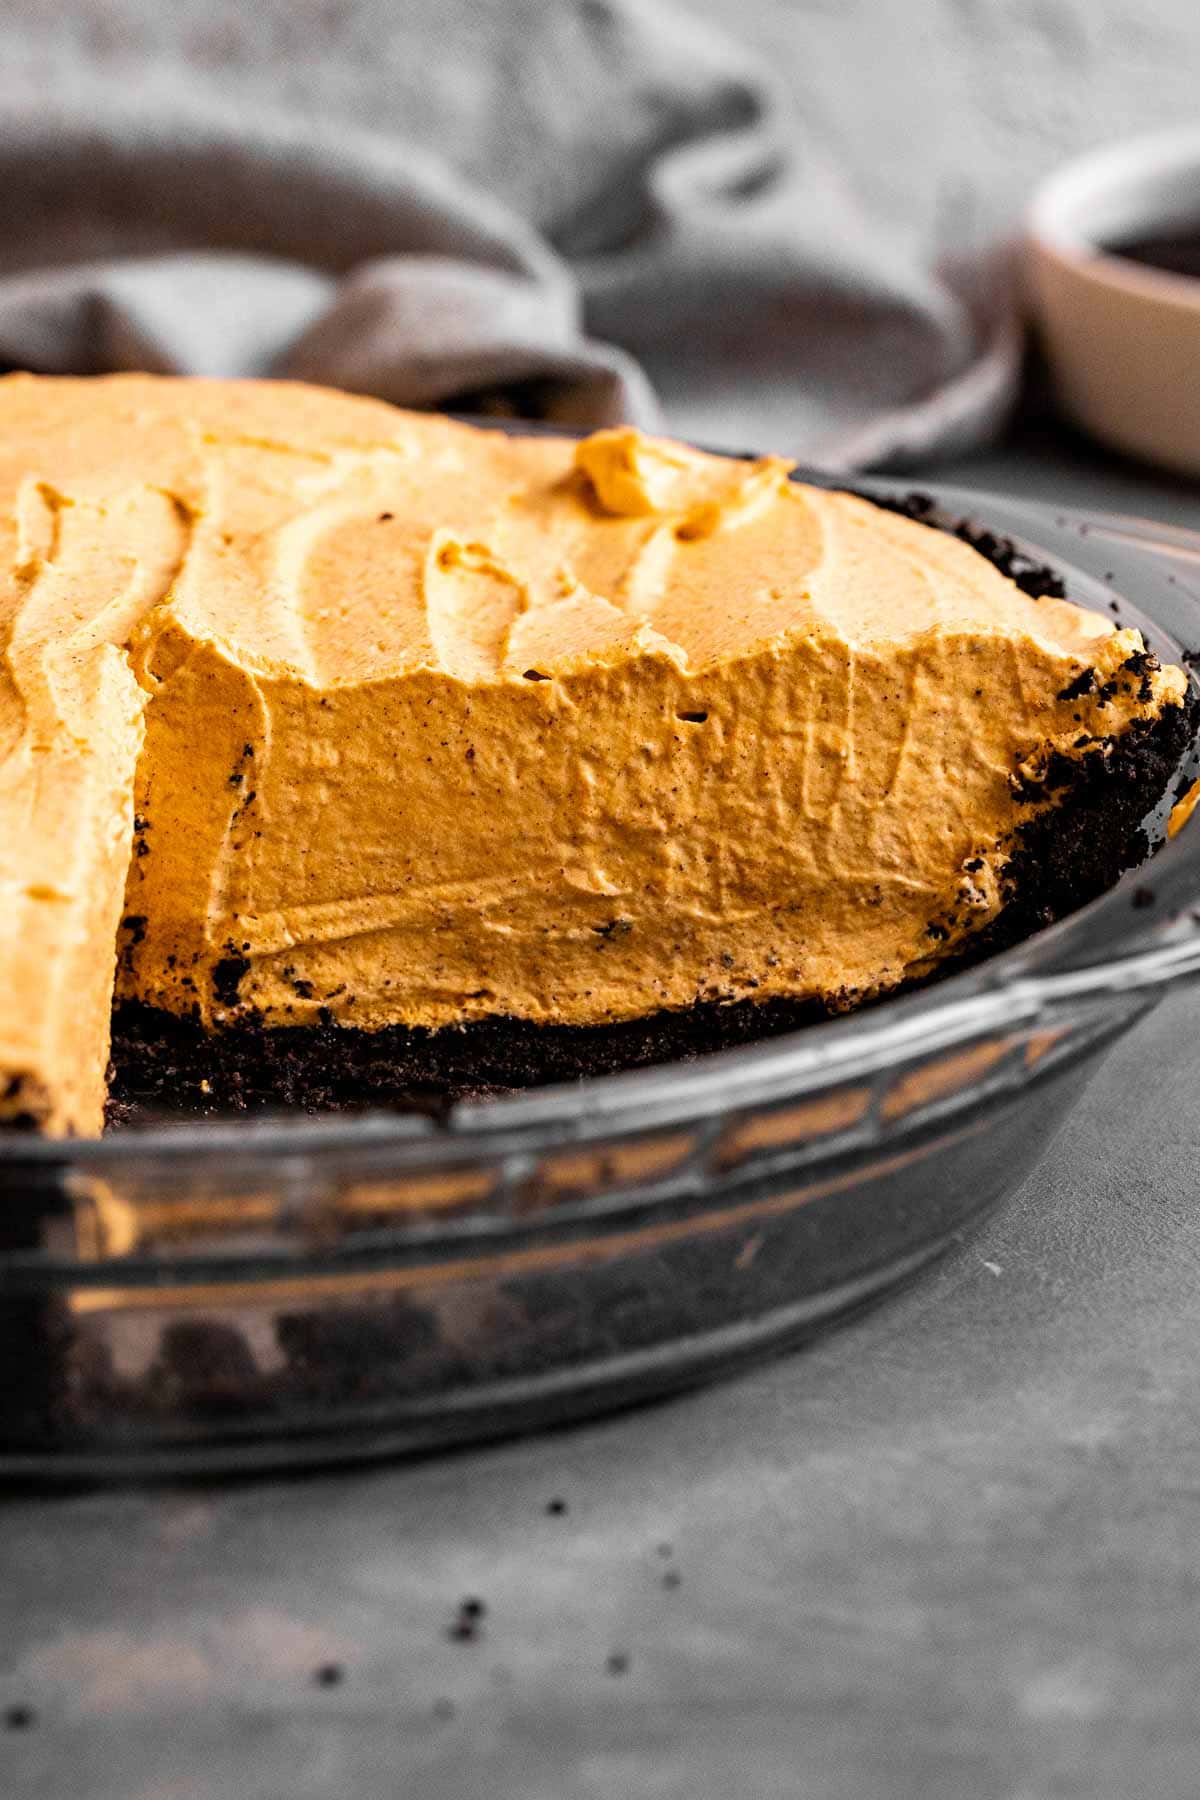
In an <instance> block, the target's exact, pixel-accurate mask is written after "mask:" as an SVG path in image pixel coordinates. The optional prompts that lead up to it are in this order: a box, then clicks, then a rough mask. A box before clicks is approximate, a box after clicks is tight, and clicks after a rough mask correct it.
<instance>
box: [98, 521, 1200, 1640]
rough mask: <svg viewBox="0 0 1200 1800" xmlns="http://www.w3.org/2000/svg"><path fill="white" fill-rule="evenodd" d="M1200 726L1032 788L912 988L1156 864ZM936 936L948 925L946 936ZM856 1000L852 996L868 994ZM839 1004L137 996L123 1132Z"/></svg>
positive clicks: (425, 1092) (820, 1012)
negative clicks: (1027, 808) (316, 1009)
mask: <svg viewBox="0 0 1200 1800" xmlns="http://www.w3.org/2000/svg"><path fill="white" fill-rule="evenodd" d="M863 497H864V498H868V499H871V500H872V501H873V502H874V503H875V504H876V505H879V506H882V507H884V509H885V510H887V511H890V512H896V513H901V514H903V515H904V516H905V517H908V518H912V519H916V520H919V521H921V522H923V523H928V522H929V521H930V517H931V515H932V514H933V513H934V511H935V510H936V509H935V505H934V502H933V501H932V500H931V499H930V498H929V497H928V496H926V495H922V494H919V493H917V494H909V495H906V496H901V497H895V498H887V499H880V498H879V497H878V496H876V495H865V496H863ZM956 534H957V536H959V537H960V538H962V539H963V540H964V541H965V542H967V543H969V544H971V545H972V546H973V548H974V549H976V550H978V551H979V553H980V554H981V555H983V556H985V557H986V558H987V559H988V560H989V561H990V562H992V563H993V564H994V565H995V567H997V568H998V569H999V570H1000V571H1001V573H1002V574H1005V575H1007V576H1009V578H1010V579H1011V580H1013V581H1015V582H1016V583H1017V585H1018V586H1019V587H1020V588H1021V589H1022V590H1023V591H1024V592H1025V593H1027V594H1030V595H1031V596H1033V597H1034V598H1038V597H1041V596H1043V595H1051V596H1054V597H1061V596H1062V595H1063V593H1064V591H1065V589H1064V585H1063V582H1062V580H1061V578H1060V577H1059V576H1058V575H1057V574H1056V573H1055V571H1054V570H1053V569H1051V568H1049V567H1048V566H1045V565H1041V564H1037V563H1035V562H1033V561H1031V559H1030V558H1028V557H1027V556H1025V555H1024V553H1023V552H1021V551H1020V550H1018V549H1017V547H1016V546H1015V545H1014V544H1013V543H1012V542H1011V541H1010V540H1008V539H1005V538H1001V537H999V536H997V535H996V534H994V533H992V532H989V531H981V530H976V529H975V528H974V527H971V526H969V525H966V524H963V525H960V526H958V527H957V528H956ZM1185 660H1186V658H1185ZM1135 661H1136V663H1137V666H1136V667H1134V666H1133V664H1134V662H1135ZM1126 666H1127V667H1128V669H1129V673H1130V674H1131V675H1132V676H1134V678H1135V679H1144V677H1145V674H1146V672H1147V670H1148V669H1149V668H1150V667H1151V666H1153V663H1152V661H1151V658H1150V653H1146V654H1145V658H1144V660H1143V659H1142V658H1131V659H1130V663H1129V664H1127V665H1126ZM537 673H538V672H537V671H530V677H531V678H535V677H536V675H537ZM1089 673H1090V671H1085V672H1084V675H1083V676H1080V677H1079V678H1077V679H1078V681H1079V682H1082V681H1083V680H1084V679H1085V677H1086V675H1087V674H1089ZM1082 691H1084V690H1083V689H1082V688H1081V689H1080V692H1082ZM1197 724H1198V702H1197V699H1196V697H1195V696H1192V697H1191V698H1190V699H1189V701H1188V703H1187V705H1186V706H1182V707H1170V708H1168V709H1166V710H1165V711H1164V712H1163V713H1162V714H1161V715H1160V716H1159V717H1158V718H1156V719H1149V720H1139V721H1137V722H1136V723H1135V724H1134V725H1133V726H1132V727H1131V728H1130V729H1129V730H1128V731H1126V732H1124V733H1123V734H1121V735H1119V736H1114V737H1109V738H1098V739H1096V740H1094V741H1093V742H1092V744H1091V747H1090V748H1089V749H1088V750H1087V752H1086V754H1084V755H1083V756H1081V757H1079V758H1069V757H1063V756H1055V757H1054V758H1052V760H1051V762H1050V764H1049V766H1048V767H1047V769H1046V771H1045V772H1044V774H1043V775H1042V777H1041V779H1040V780H1039V781H1038V782H1037V783H1035V784H1030V783H1026V784H1025V786H1024V787H1023V790H1022V793H1023V797H1024V798H1025V799H1026V800H1028V801H1031V802H1033V801H1036V800H1038V799H1041V798H1046V797H1053V796H1055V795H1059V794H1061V795H1062V799H1061V801H1060V803H1059V804H1058V805H1057V806H1054V807H1053V808H1052V809H1050V810H1049V811H1048V812H1045V813H1038V814H1035V815H1033V816H1031V817H1030V818H1029V819H1028V820H1027V821H1026V822H1025V823H1024V824H1022V825H1020V826H1019V827H1018V829H1017V832H1016V838H1015V844H1014V847H1013V849H1012V852H1011V856H1010V861H1009V864H1008V868H1007V870H1006V873H1005V878H1004V879H1005V896H1004V898H1005V904H1004V907H1003V910H1002V911H1001V912H1000V913H999V914H998V916H997V917H996V918H995V919H994V920H993V921H992V922H991V924H989V925H988V926H986V927H985V928H984V929H983V930H982V931H980V932H978V933H976V934H975V935H974V936H973V937H972V938H971V940H970V942H969V943H968V944H967V945H966V946H965V947H964V949H963V950H962V951H961V952H960V953H959V954H958V955H956V956H954V957H952V958H948V959H946V961H945V962H944V963H942V964H941V965H940V966H939V967H938V968H937V969H936V970H935V971H934V973H933V975H931V976H929V977H927V978H925V980H924V981H922V982H921V983H920V984H918V983H908V984H906V987H907V988H912V987H914V986H916V985H923V986H924V985H929V984H930V983H931V982H936V981H939V980H942V979H944V978H945V977H946V976H948V975H950V974H953V973H957V972H958V971H959V970H961V969H963V968H966V967H969V966H972V965H974V964H975V963H978V962H980V961H982V960H983V959H984V958H985V957H989V956H993V955H995V954H997V952H999V951H1001V950H1004V949H1007V948H1009V947H1010V946H1011V945H1013V944H1016V943H1019V942H1020V941H1021V940H1022V939H1024V938H1027V937H1030V936H1031V935H1032V934H1033V933H1034V932H1036V931H1039V930H1041V929H1042V928H1043V927H1045V926H1046V925H1049V924H1052V923H1053V922H1054V921H1055V920H1056V919H1060V918H1063V917H1064V916H1065V915H1066V914H1068V913H1071V912H1074V911H1076V910H1077V909H1078V908H1079V907H1081V906H1084V905H1086V904H1087V902H1088V901H1090V900H1093V899H1095V898H1096V897H1097V895H1099V894H1101V893H1103V892H1104V891H1105V890H1106V889H1107V888H1110V887H1112V886H1113V884H1114V883H1115V882H1116V881H1117V880H1118V878H1119V877H1120V876H1121V875H1122V874H1124V872H1125V871H1126V870H1127V869H1129V868H1131V867H1133V866H1134V865H1135V864H1137V863H1140V862H1141V861H1143V860H1144V859H1145V857H1146V856H1147V855H1148V853H1149V849H1150V846H1149V843H1148V841H1147V838H1146V835H1145V832H1144V830H1143V828H1142V821H1143V820H1144V819H1145V818H1146V816H1147V814H1148V813H1149V812H1150V811H1151V810H1152V809H1153V807H1154V806H1155V804H1156V803H1157V802H1158V800H1159V799H1160V798H1161V796H1162V795H1163V794H1164V793H1165V792H1166V790H1167V788H1168V787H1169V786H1170V785H1171V782H1172V778H1173V777H1174V775H1175V773H1176V771H1177V769H1178V766H1179V764H1180V762H1181V760H1182V758H1183V755H1184V753H1185V751H1186V750H1187V749H1188V747H1189V746H1190V745H1191V744H1192V743H1193V742H1194V740H1195V737H1196V731H1197ZM622 926H625V927H626V929H627V924H626V921H624V920H619V919H618V920H613V921H612V922H611V923H610V924H609V925H608V926H605V927H601V928H599V929H600V931H601V935H603V936H608V935H612V936H617V935H619V934H620V932H621V928H622ZM938 929H940V928H938V927H937V926H936V923H935V926H934V928H933V935H934V936H935V937H936V935H937V931H938ZM246 966H247V965H245V963H244V960H243V959H242V958H240V957H238V956H235V955H231V956H229V957H228V958H227V959H226V961H225V962H224V963H223V964H221V965H219V966H218V969H217V970H216V971H214V988H215V989H216V990H217V997H218V999H219V1000H221V1001H223V1002H224V1003H225V1004H226V1005H227V1006H229V1007H230V1008H231V1009H233V1008H234V1007H235V1006H236V998H237V990H238V986H239V984H240V981H241V978H242V975H243V974H244V973H245V968H246ZM898 991H900V990H894V989H893V990H890V991H889V994H888V995H883V996H880V1000H883V999H886V998H889V997H891V996H892V995H893V994H894V993H896V992H898ZM846 998H847V1000H848V1001H850V1002H852V1001H853V999H854V996H847V997H846ZM877 1003H878V1002H871V1003H870V1004H877ZM830 1010H831V1009H830V1008H828V1007H826V1006H825V1005H824V1004H823V1003H822V1002H820V1001H817V1000H811V999H810V1000H778V999H775V1000H768V1001H763V1002H758V1001H754V1000H739V1001H734V1002H721V1001H714V1000H704V1001H698V1002H697V1003H696V1004H695V1005H694V1006H692V1007H690V1008H688V1009H687V1010H685V1011H681V1012H660V1013H655V1014H652V1015H650V1016H649V1017H647V1018H644V1019H636V1020H628V1021H622V1022H620V1023H617V1024H611V1025H595V1026H577V1025H535V1024H532V1023H531V1022H530V1021H528V1020H524V1019H514V1018H505V1017H496V1018H492V1019H485V1020H478V1021H472V1022H471V1023H469V1024H466V1025H463V1026H456V1027H450V1028H447V1029H445V1030H441V1031H436V1032H431V1031H427V1030H422V1029H419V1028H412V1027H408V1026H403V1025H393V1026H386V1027H384V1028H383V1029H382V1030H379V1031H364V1030H361V1029H359V1028H356V1027H353V1026H340V1025H337V1024H336V1023H334V1020H333V1016H332V1014H330V1013H328V1012H326V1014H325V1016H324V1018H323V1019H322V1021H321V1022H320V1023H318V1024H316V1025H307V1026H275V1027H267V1026H263V1025H261V1024H258V1023H256V1022H254V1021H238V1020H237V1019H236V1018H235V1019H234V1020H233V1021H232V1022H231V1023H229V1024H228V1025H226V1026H225V1027H223V1028H222V1029H220V1030H218V1031H215V1032H209V1031H206V1030H205V1029H204V1028H203V1027H202V1026H201V1025H200V1024H198V1023H197V1022H196V1021H194V1020H191V1019H186V1018H179V1017H176V1016H175V1015H173V1014H169V1013H166V1012H161V1011H158V1010H156V1009H154V1008H152V1007H148V1006H145V1005H142V1004H141V1003H139V1002H126V1003H123V1004H121V1005H119V1006H118V1007H117V1008H116V1009H115V1011H114V1014H113V1046H112V1063H111V1066H110V1070H109V1101H108V1108H107V1122H108V1125H109V1127H110V1128H115V1127H119V1126H123V1125H142V1124H152V1123H159V1122H162V1121H164V1120H168V1119H178V1118H179V1117H180V1116H181V1115H182V1116H191V1117H216V1116H219V1115H221V1114H228V1113H230V1112H232V1113H251V1112H261V1111H265V1110H270V1109H278V1108H286V1109H295V1110H301V1111H304V1112H307V1113H312V1114H319V1113H324V1112H358V1111H364V1110H367V1109H370V1108H378V1107H384V1108H391V1109H394V1110H395V1109H399V1110H403V1111H407V1112H421V1113H425V1114H428V1115H431V1116H434V1117H436V1116H440V1115H442V1114H444V1113H445V1112H446V1111H447V1110H448V1109H449V1107H451V1106H452V1105H453V1104H454V1103H456V1102H457V1101H460V1100H482V1099H488V1098H491V1097H494V1096H498V1095H502V1094H508V1093H513V1092H518V1091H520V1090H522V1089H527V1088H533V1087H542V1086H547V1085H550V1084H554V1083H561V1082H569V1081H574V1080H578V1079H581V1078H583V1077H586V1076H592V1075H602V1074H609V1073H613V1072H616V1071H619V1070H627V1069H638V1068H645V1067H649V1066H653V1065H656V1064H661V1063H668V1062H679V1061H690V1060H692V1059H693V1058H695V1057H697V1056H702V1055H705V1054H707V1053H709V1052H711V1051H715V1050H724V1049H731V1048H734V1047H736V1046H737V1045H740V1044H745V1043H751V1042H757V1041H761V1040H763V1039H768V1038H772V1037H776V1036H779V1035H781V1034H783V1033H785V1032H791V1031H796V1030H798V1029H800V1028H801V1027H804V1026H807V1025H812V1024H816V1023H817V1022H819V1021H820V1020H822V1019H825V1018H827V1017H828V1016H829V1013H830ZM838 1010H844V1009H838ZM468 1622H469V1621H468Z"/></svg>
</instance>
